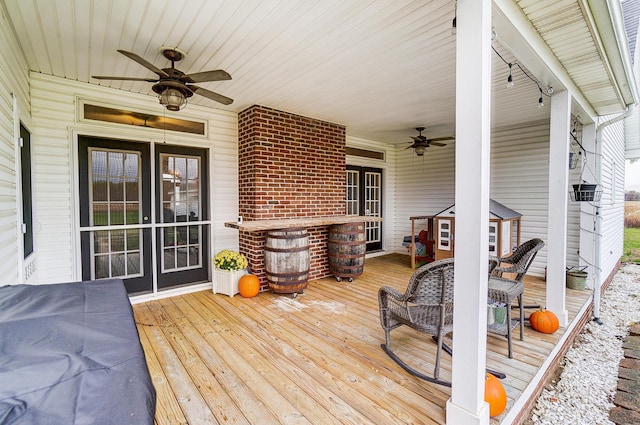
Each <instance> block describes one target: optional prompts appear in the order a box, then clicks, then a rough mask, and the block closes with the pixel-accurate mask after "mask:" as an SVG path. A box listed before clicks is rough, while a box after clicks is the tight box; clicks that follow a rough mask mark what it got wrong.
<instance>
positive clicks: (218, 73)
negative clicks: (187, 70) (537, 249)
mask: <svg viewBox="0 0 640 425" xmlns="http://www.w3.org/2000/svg"><path fill="white" fill-rule="evenodd" d="M184 78H185V79H186V80H187V81H188V82H194V83H205V82H207V81H224V80H230V79H231V75H229V73H228V72H227V71H223V70H222V69H216V70H213V71H203V72H196V73H193V74H188V75H185V76H184Z"/></svg>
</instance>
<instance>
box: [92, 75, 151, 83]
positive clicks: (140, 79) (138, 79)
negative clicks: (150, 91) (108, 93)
mask: <svg viewBox="0 0 640 425" xmlns="http://www.w3.org/2000/svg"><path fill="white" fill-rule="evenodd" d="M91 78H95V79H96V80H126V81H147V82H149V83H157V82H158V81H160V80H159V79H157V78H138V77H110V76H106V75H92V76H91Z"/></svg>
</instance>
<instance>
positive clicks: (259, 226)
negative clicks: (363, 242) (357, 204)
mask: <svg viewBox="0 0 640 425" xmlns="http://www.w3.org/2000/svg"><path fill="white" fill-rule="evenodd" d="M367 221H382V218H381V217H371V216H368V215H335V216H330V217H303V218H280V219H273V220H254V221H243V222H242V223H237V222H233V221H232V222H226V223H224V225H225V226H226V227H231V228H233V229H238V230H241V231H243V232H261V231H264V230H276V229H296V228H308V227H318V226H330V225H332V224H344V223H362V222H367Z"/></svg>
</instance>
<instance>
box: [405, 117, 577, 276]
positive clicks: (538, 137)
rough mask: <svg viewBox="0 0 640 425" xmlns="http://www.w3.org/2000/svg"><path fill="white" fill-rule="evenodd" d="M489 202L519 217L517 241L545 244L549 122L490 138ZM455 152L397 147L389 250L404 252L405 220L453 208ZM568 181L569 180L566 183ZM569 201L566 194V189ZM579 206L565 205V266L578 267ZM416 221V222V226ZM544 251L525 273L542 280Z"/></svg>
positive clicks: (408, 231)
mask: <svg viewBox="0 0 640 425" xmlns="http://www.w3.org/2000/svg"><path fill="white" fill-rule="evenodd" d="M491 140H492V145H491V198H493V199H495V200H496V201H498V202H500V203H502V204H504V205H506V206H508V207H509V208H512V209H514V210H516V211H518V212H520V213H521V214H522V216H523V217H522V220H521V224H522V229H521V241H522V242H524V241H526V240H528V239H531V238H540V239H542V240H544V241H546V240H547V238H548V235H547V227H548V226H547V206H548V202H549V194H548V190H549V123H548V122H546V121H543V122H533V123H528V124H523V125H521V126H517V127H515V126H514V127H507V128H498V129H494V130H493V131H492V135H491ZM454 155H455V150H454V146H453V143H451V144H450V145H447V146H446V147H430V148H429V149H428V150H427V152H426V153H425V155H424V157H417V156H416V155H415V154H414V153H413V151H411V150H405V146H402V145H400V146H398V147H397V156H398V160H397V179H396V184H397V193H396V195H397V197H396V199H397V203H396V217H397V232H396V236H395V237H394V239H393V240H394V242H395V244H394V245H393V249H394V250H396V251H398V252H406V249H405V248H404V247H402V246H401V242H402V237H403V236H406V235H410V234H411V222H410V220H409V217H410V216H415V215H431V214H436V213H438V212H440V211H441V210H443V209H445V208H447V207H448V206H450V205H451V204H453V203H454V174H455V161H454V160H455V158H454ZM571 181H573V177H570V182H571ZM567 197H568V189H567ZM579 209H580V206H579V204H578V203H572V202H570V201H569V206H568V210H569V212H568V215H569V217H568V228H567V244H568V249H567V264H573V265H576V266H577V265H578V248H579V237H580V226H579ZM420 223H421V222H416V227H417V228H418V224H420ZM546 252H547V251H546V248H543V249H542V250H541V251H540V252H539V253H538V255H537V256H536V260H535V261H534V263H533V265H532V266H531V268H530V273H531V274H532V275H537V276H544V273H545V267H546V261H547V254H546Z"/></svg>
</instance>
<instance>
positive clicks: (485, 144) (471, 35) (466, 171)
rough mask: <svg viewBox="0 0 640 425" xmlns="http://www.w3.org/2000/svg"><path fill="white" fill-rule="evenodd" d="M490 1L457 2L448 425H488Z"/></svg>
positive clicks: (459, 0)
mask: <svg viewBox="0 0 640 425" xmlns="http://www.w3.org/2000/svg"><path fill="white" fill-rule="evenodd" d="M491 5H492V2H491V0H458V6H457V17H456V21H457V34H456V36H457V41H456V174H455V176H456V183H455V192H456V196H455V213H456V214H455V229H456V242H455V244H456V245H455V247H456V248H455V249H456V252H455V258H456V261H455V282H454V286H455V289H454V322H453V346H454V347H455V348H454V351H453V360H452V362H453V363H452V388H451V398H450V399H449V400H448V401H447V424H465V425H476V424H482V425H486V424H489V408H488V404H487V403H486V402H485V401H484V384H485V365H486V348H487V284H488V256H489V253H488V246H489V165H490V163H489V162H490V161H489V153H490V142H491V140H490V139H491V128H490V127H491Z"/></svg>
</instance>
